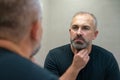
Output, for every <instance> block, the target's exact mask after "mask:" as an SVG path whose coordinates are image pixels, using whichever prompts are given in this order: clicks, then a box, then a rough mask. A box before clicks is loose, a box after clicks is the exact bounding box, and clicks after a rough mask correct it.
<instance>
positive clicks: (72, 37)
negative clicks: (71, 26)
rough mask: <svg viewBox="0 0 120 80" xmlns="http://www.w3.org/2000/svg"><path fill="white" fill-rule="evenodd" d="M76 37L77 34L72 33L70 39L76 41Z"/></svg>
mask: <svg viewBox="0 0 120 80" xmlns="http://www.w3.org/2000/svg"><path fill="white" fill-rule="evenodd" d="M75 36H76V34H75V33H74V32H72V31H71V32H70V39H74V38H75Z"/></svg>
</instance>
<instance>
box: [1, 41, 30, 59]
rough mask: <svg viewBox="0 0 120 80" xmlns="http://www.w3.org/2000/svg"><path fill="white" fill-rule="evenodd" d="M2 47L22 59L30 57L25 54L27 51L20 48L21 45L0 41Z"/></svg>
mask: <svg viewBox="0 0 120 80" xmlns="http://www.w3.org/2000/svg"><path fill="white" fill-rule="evenodd" d="M0 47H2V48H5V49H8V50H10V51H13V52H15V53H16V54H19V55H20V56H22V57H25V58H29V56H28V55H27V54H25V51H24V50H23V49H22V48H21V47H20V45H17V44H15V43H14V42H11V41H8V40H0ZM23 48H24V47H23Z"/></svg>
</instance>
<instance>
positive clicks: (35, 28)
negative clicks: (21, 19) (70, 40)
mask: <svg viewBox="0 0 120 80" xmlns="http://www.w3.org/2000/svg"><path fill="white" fill-rule="evenodd" d="M38 33H39V25H38V21H36V22H34V23H33V24H32V28H31V38H32V39H33V40H38Z"/></svg>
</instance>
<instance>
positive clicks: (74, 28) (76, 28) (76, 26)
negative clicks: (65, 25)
mask: <svg viewBox="0 0 120 80" xmlns="http://www.w3.org/2000/svg"><path fill="white" fill-rule="evenodd" d="M71 28H72V30H75V31H77V30H78V29H79V26H78V25H72V27H71Z"/></svg>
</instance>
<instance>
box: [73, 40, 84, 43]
mask: <svg viewBox="0 0 120 80" xmlns="http://www.w3.org/2000/svg"><path fill="white" fill-rule="evenodd" d="M74 42H75V43H78V44H82V43H84V40H83V39H75V40H74Z"/></svg>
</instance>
